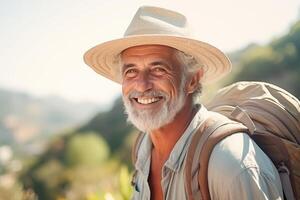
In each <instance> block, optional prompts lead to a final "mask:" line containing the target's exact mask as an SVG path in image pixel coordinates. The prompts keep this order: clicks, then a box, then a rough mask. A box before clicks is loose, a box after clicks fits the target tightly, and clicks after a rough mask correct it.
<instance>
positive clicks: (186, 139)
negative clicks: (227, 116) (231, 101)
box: [135, 105, 207, 176]
mask: <svg viewBox="0 0 300 200" xmlns="http://www.w3.org/2000/svg"><path fill="white" fill-rule="evenodd" d="M197 109H198V111H197V113H196V114H195V116H194V118H193V119H192V121H191V122H190V124H189V125H188V127H187V129H186V130H185V131H184V133H183V134H182V136H181V137H180V139H179V140H178V141H177V142H176V144H175V146H174V148H173V150H172V151H171V153H170V156H169V158H168V160H167V161H166V163H165V167H168V168H169V169H171V170H173V171H175V172H177V171H178V170H179V169H180V167H181V165H182V163H183V160H184V157H185V155H186V152H187V150H188V148H187V147H186V146H187V145H188V144H189V143H190V140H191V138H192V137H191V136H192V135H193V133H194V132H195V130H196V128H197V127H199V125H200V124H201V123H202V122H203V121H204V115H205V114H204V113H205V112H206V111H207V110H206V108H205V107H204V106H203V105H197ZM151 150H152V141H151V138H150V135H149V134H145V136H144V138H143V140H142V142H141V145H140V148H139V151H138V156H137V161H136V164H135V167H136V169H137V170H140V171H141V172H142V173H143V174H144V175H145V176H148V174H149V170H150V162H151Z"/></svg>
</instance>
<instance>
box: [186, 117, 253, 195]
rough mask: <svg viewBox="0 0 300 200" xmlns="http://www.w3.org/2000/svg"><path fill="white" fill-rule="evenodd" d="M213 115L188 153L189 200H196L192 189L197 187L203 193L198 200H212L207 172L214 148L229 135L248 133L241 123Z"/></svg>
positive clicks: (187, 179)
mask: <svg viewBox="0 0 300 200" xmlns="http://www.w3.org/2000/svg"><path fill="white" fill-rule="evenodd" d="M211 114H212V115H211V116H210V117H208V118H207V119H206V120H205V122H204V123H203V124H201V125H200V127H199V129H198V130H197V132H196V133H195V134H194V135H193V138H192V142H191V144H190V147H189V149H188V152H187V159H186V165H185V187H186V190H187V193H188V199H189V200H195V198H194V196H193V191H192V188H197V187H198V188H199V187H200V192H201V197H198V198H201V199H202V200H210V194H209V188H208V177H207V172H208V162H209V158H210V155H211V152H212V150H213V148H214V146H215V145H216V144H217V143H219V142H220V141H221V140H222V139H224V138H225V137H227V136H229V135H232V134H234V133H238V132H248V129H247V127H245V126H244V125H242V124H241V123H238V122H235V121H232V120H230V119H228V118H227V117H225V116H222V115H220V114H217V113H211ZM197 155H199V156H197ZM193 176H196V177H198V179H196V180H197V181H194V182H193V179H192V177H193ZM194 180H195V179H194ZM198 198H197V199H198Z"/></svg>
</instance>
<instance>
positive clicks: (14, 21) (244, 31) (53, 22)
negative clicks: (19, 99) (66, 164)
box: [0, 0, 300, 104]
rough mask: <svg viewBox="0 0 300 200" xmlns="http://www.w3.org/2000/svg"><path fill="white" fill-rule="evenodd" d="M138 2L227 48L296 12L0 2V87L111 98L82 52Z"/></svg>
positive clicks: (243, 6)
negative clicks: (183, 20)
mask: <svg viewBox="0 0 300 200" xmlns="http://www.w3.org/2000/svg"><path fill="white" fill-rule="evenodd" d="M141 5H156V6H162V7H165V8H169V9H173V10H177V11H179V12H181V13H183V14H185V15H186V16H187V17H188V19H189V21H190V24H191V25H192V26H193V30H194V31H195V35H196V36H197V38H198V39H200V40H203V41H206V42H209V43H211V44H213V45H215V46H217V47H218V48H220V49H222V50H224V51H226V52H229V51H233V50H236V49H238V48H241V47H243V46H245V45H247V44H248V43H250V42H257V43H261V44H264V43H267V42H268V41H270V40H271V39H272V38H274V37H276V36H280V35H282V34H284V33H285V32H286V31H287V30H288V28H289V26H290V25H291V24H292V23H293V22H295V21H296V19H298V18H299V7H300V0H288V1H285V0H251V1H245V0H227V1H220V0H219V1H217V0H210V1H203V0H194V1H192V0H184V1H183V0H182V1H175V0H161V1H155V0H126V1H121V0H119V1H117V0H110V1H107V0H106V1H104V0H98V1H96V0H84V1H79V0H52V1H50V0H18V1H17V0H0V27H1V29H0V30H1V31H0V44H1V45H0V71H1V72H0V87H6V88H7V87H8V88H13V89H17V90H21V91H25V92H28V93H31V94H35V95H38V96H43V95H51V94H54V95H60V96H62V97H65V98H67V99H69V100H73V101H77V102H78V101H93V102H97V103H102V104H109V102H112V101H113V100H114V98H115V97H116V96H117V95H119V94H120V92H121V88H120V86H119V85H117V84H115V83H113V82H112V81H109V80H106V79H105V78H102V77H101V76H99V75H97V74H96V73H95V72H94V71H93V70H91V69H90V68H89V67H87V66H86V65H85V64H84V62H83V59H82V56H83V54H84V52H85V51H86V50H88V49H89V48H90V47H93V46H95V45H96V44H99V43H101V42H104V41H107V40H111V39H116V38H119V37H122V35H123V33H124V31H125V29H126V27H127V25H128V24H129V22H130V20H131V18H132V16H133V15H134V14H135V12H136V10H137V8H138V7H139V6H141Z"/></svg>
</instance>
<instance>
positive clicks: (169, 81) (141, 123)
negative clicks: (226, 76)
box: [122, 52, 186, 132]
mask: <svg viewBox="0 0 300 200" xmlns="http://www.w3.org/2000/svg"><path fill="white" fill-rule="evenodd" d="M136 55H139V52H137V53H136V54H134V56H132V57H138V56H136ZM151 56H152V55H151V54H150V56H149V57H150V60H151V59H154V61H153V62H150V63H148V62H147V57H146V58H143V60H141V61H142V63H143V65H144V66H146V67H145V69H144V68H139V67H138V66H136V64H135V63H131V57H129V58H128V60H129V63H124V65H123V66H124V67H125V68H126V67H127V68H128V67H133V68H134V69H135V68H138V69H137V71H138V72H137V73H138V75H137V76H146V77H142V78H141V79H142V80H143V81H144V82H146V83H143V84H149V82H150V83H152V82H153V83H152V84H154V85H155V83H157V81H160V82H161V85H169V86H171V88H170V89H169V94H168V93H167V92H165V91H162V90H160V89H156V88H155V86H152V87H151V88H150V90H151V92H154V93H149V92H148V91H147V90H146V91H144V92H139V91H137V89H136V88H137V87H133V88H134V89H132V91H130V92H129V93H128V94H125V95H123V101H124V105H125V112H126V114H127V115H128V121H129V122H131V123H133V124H134V125H135V126H136V127H137V128H138V129H140V130H141V131H144V132H150V131H151V130H153V129H157V128H160V127H162V126H163V125H165V124H167V123H169V122H171V121H172V120H173V119H174V117H175V116H176V114H177V112H178V111H179V110H181V108H182V107H183V105H184V102H185V91H184V88H185V84H186V81H185V79H183V78H181V73H180V72H182V71H183V70H182V66H180V65H179V64H180V63H179V62H178V61H177V60H176V57H175V56H174V52H172V56H171V59H173V62H174V63H173V65H176V66H175V67H174V66H173V68H172V67H171V66H170V65H172V63H168V61H169V60H164V59H166V58H164V59H161V58H160V59H159V58H157V56H156V55H154V56H153V58H151ZM151 61H152V60H151ZM160 63H164V64H163V66H166V67H167V68H169V69H167V70H166V73H165V74H164V75H163V77H155V76H151V75H148V76H147V75H146V72H144V71H143V70H151V67H152V65H154V64H160ZM149 68H150V69H149ZM176 69H180V70H176ZM126 70H127V69H122V71H123V72H124V71H125V72H126ZM149 73H151V72H149ZM140 74H142V75H140ZM138 78H139V77H137V80H136V81H137V83H138V82H139V81H140V80H139V79H138ZM130 79H131V78H129V80H128V79H127V78H126V76H125V74H124V73H123V82H126V81H129V82H130V81H131V80H130ZM161 79H165V80H161ZM178 79H180V84H179V86H178V89H177V85H178V83H177V82H178ZM176 81H177V82H176ZM123 85H124V84H123ZM125 87H127V86H126V84H125ZM147 89H148V88H147ZM147 92H148V93H147ZM125 93H126V92H125ZM155 93H158V94H160V95H159V96H162V97H163V99H162V100H163V101H164V102H163V105H162V106H161V108H160V109H159V111H158V112H156V113H154V112H152V111H151V110H150V111H148V110H139V109H135V108H134V106H133V105H132V102H131V101H132V97H133V96H138V97H143V96H145V97H146V96H149V94H151V95H152V96H151V97H156V95H154V94H155Z"/></svg>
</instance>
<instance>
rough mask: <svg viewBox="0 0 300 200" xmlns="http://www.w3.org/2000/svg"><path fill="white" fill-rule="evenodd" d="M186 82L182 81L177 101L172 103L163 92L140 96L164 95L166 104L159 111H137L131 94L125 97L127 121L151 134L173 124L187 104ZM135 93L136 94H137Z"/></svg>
mask: <svg viewBox="0 0 300 200" xmlns="http://www.w3.org/2000/svg"><path fill="white" fill-rule="evenodd" d="M184 82H185V81H182V84H181V86H180V88H179V94H178V97H177V98H176V100H172V101H171V100H170V97H169V96H168V95H166V94H165V93H164V92H162V91H151V92H147V93H146V94H139V95H140V96H142V95H144V96H153V95H155V94H157V93H159V94H160V95H162V96H163V97H164V98H163V101H165V102H164V103H163V105H162V107H161V108H160V110H159V111H157V110H155V111H154V110H148V109H144V110H141V109H135V108H134V107H133V106H132V103H131V101H130V94H129V95H127V96H126V97H125V96H123V102H124V106H125V113H126V114H127V115H128V118H127V121H128V122H130V123H132V124H133V125H134V126H135V127H136V128H138V129H139V130H140V131H142V132H150V131H152V130H155V129H158V128H161V127H163V126H164V125H166V124H168V123H170V122H172V121H173V119H174V118H175V116H176V114H177V113H178V112H179V111H180V110H181V109H182V108H183V106H184V103H185V99H186V98H185V93H184V87H183V86H184V84H183V83H184ZM133 93H135V94H136V93H137V92H133Z"/></svg>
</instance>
